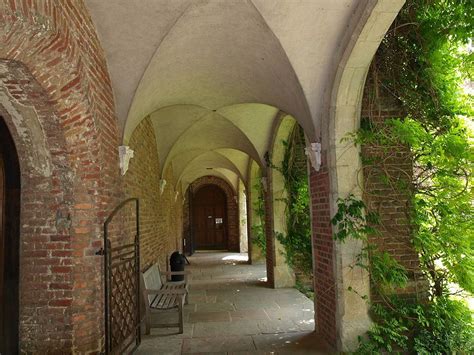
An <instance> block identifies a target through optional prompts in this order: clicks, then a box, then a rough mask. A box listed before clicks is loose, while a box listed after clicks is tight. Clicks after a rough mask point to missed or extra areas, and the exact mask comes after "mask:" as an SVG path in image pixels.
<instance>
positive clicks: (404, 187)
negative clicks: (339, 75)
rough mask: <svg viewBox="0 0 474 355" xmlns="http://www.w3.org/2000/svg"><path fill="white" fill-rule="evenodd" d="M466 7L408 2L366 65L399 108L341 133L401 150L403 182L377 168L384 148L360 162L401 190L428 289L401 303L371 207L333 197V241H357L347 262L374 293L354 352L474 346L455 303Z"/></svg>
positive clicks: (468, 185)
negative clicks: (363, 274) (406, 165)
mask: <svg viewBox="0 0 474 355" xmlns="http://www.w3.org/2000/svg"><path fill="white" fill-rule="evenodd" d="M473 10H474V3H473V2H472V1H469V0H432V1H419V0H408V1H407V3H406V5H405V6H404V8H403V9H402V11H401V12H400V14H399V16H398V17H397V19H396V20H395V22H394V24H393V25H392V27H391V28H390V30H389V32H388V33H387V35H386V36H385V38H384V40H383V41H382V44H381V46H380V48H379V51H378V52H377V55H376V59H375V60H374V63H373V70H374V72H375V74H376V75H375V77H376V78H377V80H376V82H375V87H376V90H384V91H385V92H388V93H390V94H391V95H392V96H393V98H394V99H395V100H397V102H398V103H399V105H400V107H401V108H402V109H403V111H404V112H405V114H404V115H402V117H393V118H392V119H387V120H384V121H383V122H377V123H375V124H374V122H371V121H370V120H369V121H367V122H363V124H362V127H361V129H360V130H359V131H358V132H356V133H354V134H351V135H350V137H349V138H350V139H352V140H353V141H354V142H355V143H356V144H360V145H365V146H372V147H377V149H378V150H379V151H382V152H383V151H384V150H385V151H386V153H387V154H388V155H389V154H390V151H396V150H397V149H398V150H399V151H400V150H408V153H409V154H408V156H409V159H410V162H411V164H412V165H413V172H412V174H408V176H405V178H404V179H400V176H399V175H397V174H393V172H391V171H390V169H388V168H386V165H385V158H386V156H387V154H382V155H383V156H382V157H379V158H377V157H373V156H371V157H370V158H368V157H364V156H362V161H363V165H364V169H366V170H367V169H368V170H370V169H373V168H374V169H377V170H378V171H381V172H382V174H381V176H380V182H381V183H383V184H386V185H387V186H390V187H391V188H392V189H393V190H394V191H397V192H401V193H403V194H404V195H406V196H408V199H409V204H408V205H407V215H408V217H409V220H410V233H411V238H412V244H413V246H414V248H415V249H416V251H417V252H418V254H419V269H420V271H421V272H422V274H423V278H424V280H425V282H426V284H427V292H426V294H424V295H421V296H420V295H415V296H416V297H415V298H412V299H410V300H406V299H403V298H401V297H397V296H396V292H393V289H396V288H400V287H403V282H402V281H403V279H404V277H403V274H404V273H406V270H404V268H403V267H402V266H401V265H399V264H398V263H396V261H395V259H393V257H391V256H390V255H389V254H388V253H385V254H383V253H382V254H381V252H379V251H377V248H376V246H375V245H371V243H369V241H368V240H367V238H366V235H368V234H372V235H374V234H377V232H376V230H377V223H376V220H374V219H373V218H374V215H373V213H372V211H369V210H367V209H366V208H365V205H364V204H363V203H362V201H358V200H357V199H355V198H353V197H352V196H350V197H348V198H347V199H345V200H340V201H339V210H338V213H337V214H336V216H335V217H334V219H333V223H334V224H335V225H336V226H337V227H338V232H337V234H336V238H337V239H339V240H345V239H346V238H347V237H349V236H350V237H356V238H358V239H362V240H364V242H365V243H366V247H365V248H364V249H363V251H362V253H361V255H359V256H358V257H357V258H356V259H357V260H355V262H354V265H357V266H361V267H363V268H366V269H367V270H368V271H369V273H370V275H371V280H372V284H373V287H374V289H375V292H376V293H378V294H379V295H380V296H381V299H382V302H379V303H375V304H373V305H372V315H373V319H374V321H375V323H374V326H373V327H372V329H371V330H370V331H369V332H368V334H367V337H366V338H365V339H361V346H360V349H359V352H361V353H379V352H380V351H389V352H391V351H395V350H397V349H399V350H403V351H410V352H416V353H420V354H447V353H453V352H464V353H472V351H474V344H473V339H474V326H473V320H472V312H471V311H470V310H469V308H468V307H467V306H466V305H465V303H463V301H462V297H472V293H473V292H474V255H473V254H474V248H473V244H474V210H473V201H472V196H473V195H472V192H473V190H472V186H473V179H472V176H473V161H474V159H473V158H474V147H473V141H474V137H473V134H472V127H473V121H472V117H473V111H472V107H473V105H472V104H473V98H472V96H471V95H469V94H467V93H465V92H464V90H463V85H466V82H468V81H469V80H472V74H473V52H472V47H471V49H469V48H468V46H467V45H468V43H469V42H470V41H471V40H472V38H473V37H474V16H472V14H473ZM471 46H472V44H471ZM470 85H471V87H472V81H471V84H470ZM364 192H365V191H364ZM387 203H388V202H387ZM387 286H389V287H387ZM362 296H365V295H362Z"/></svg>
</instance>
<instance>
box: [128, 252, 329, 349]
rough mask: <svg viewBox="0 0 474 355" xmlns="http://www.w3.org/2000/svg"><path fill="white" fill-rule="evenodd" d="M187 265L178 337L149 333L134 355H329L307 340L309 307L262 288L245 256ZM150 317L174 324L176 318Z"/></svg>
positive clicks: (206, 256)
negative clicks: (186, 293) (186, 295)
mask: <svg viewBox="0 0 474 355" xmlns="http://www.w3.org/2000/svg"><path fill="white" fill-rule="evenodd" d="M188 259H189V261H190V262H191V265H187V266H186V270H190V271H191V278H190V279H191V281H190V294H189V304H188V305H186V308H185V315H184V317H185V325H184V334H179V335H178V334H177V331H178V330H177V328H152V329H151V334H150V335H148V336H147V335H145V336H143V338H142V344H141V346H140V347H139V349H138V350H137V352H136V354H188V353H189V354H191V353H192V354H196V353H200V354H209V353H213V354H216V353H217V354H328V353H329V352H328V351H327V350H325V348H324V346H323V345H321V344H320V343H318V340H317V337H316V336H315V335H314V334H312V332H313V329H314V311H313V302H312V301H311V300H309V299H308V298H307V297H306V296H304V295H303V294H302V293H300V292H299V291H298V290H296V289H293V288H287V289H270V288H267V287H266V286H265V265H263V264H260V265H248V264H246V261H247V255H246V254H238V253H219V252H209V253H207V252H199V253H196V254H194V255H193V256H192V257H189V258H188ZM156 316H159V317H162V318H161V319H160V321H161V322H163V321H164V318H163V317H168V316H169V317H170V318H169V323H173V322H176V319H175V318H172V317H176V312H173V313H170V314H164V316H163V314H160V315H156ZM166 321H168V319H166Z"/></svg>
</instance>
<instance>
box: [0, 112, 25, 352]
mask: <svg viewBox="0 0 474 355" xmlns="http://www.w3.org/2000/svg"><path fill="white" fill-rule="evenodd" d="M19 231H20V167H19V162H18V155H17V152H16V148H15V145H14V143H13V139H12V137H11V136H10V132H9V131H8V128H7V126H6V125H5V122H4V121H3V118H1V117H0V353H2V354H16V353H18V315H19V308H18V306H19V305H18V301H19V293H18V289H19V287H18V284H19V246H20V233H19Z"/></svg>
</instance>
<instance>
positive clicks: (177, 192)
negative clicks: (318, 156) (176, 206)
mask: <svg viewBox="0 0 474 355" xmlns="http://www.w3.org/2000/svg"><path fill="white" fill-rule="evenodd" d="M178 195H179V191H176V192H175V193H174V202H176V201H178Z"/></svg>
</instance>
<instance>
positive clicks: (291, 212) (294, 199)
mask: <svg viewBox="0 0 474 355" xmlns="http://www.w3.org/2000/svg"><path fill="white" fill-rule="evenodd" d="M282 143H283V144H284V145H285V153H284V157H283V161H282V164H281V166H274V165H273V164H271V166H272V167H273V168H274V169H276V170H277V171H279V172H280V173H281V174H282V175H283V177H284V181H285V190H286V198H285V199H284V202H285V204H286V229H287V230H286V234H282V233H277V234H276V237H277V238H278V240H279V241H280V242H281V243H282V244H283V246H284V247H285V257H286V260H287V262H288V264H289V265H290V266H291V267H293V268H294V269H295V271H296V273H297V274H298V272H299V273H303V274H305V275H307V276H311V275H312V271H313V259H312V247H311V219H310V212H309V186H308V172H307V166H306V156H305V154H304V147H305V143H304V133H303V130H302V129H301V127H300V126H299V125H298V124H295V126H294V128H293V130H292V131H291V133H290V135H289V137H288V140H287V141H284V142H282Z"/></svg>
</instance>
